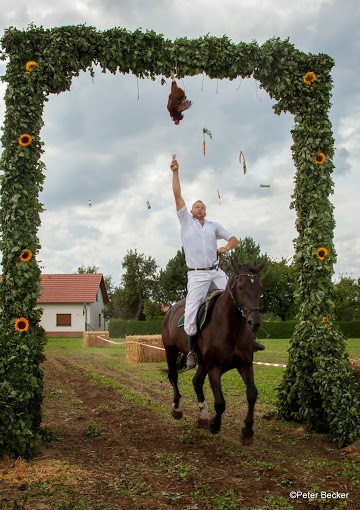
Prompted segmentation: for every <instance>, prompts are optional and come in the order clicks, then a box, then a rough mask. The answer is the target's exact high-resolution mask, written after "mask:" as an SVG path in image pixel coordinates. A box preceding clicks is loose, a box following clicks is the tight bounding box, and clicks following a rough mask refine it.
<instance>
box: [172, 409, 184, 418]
mask: <svg viewBox="0 0 360 510" xmlns="http://www.w3.org/2000/svg"><path fill="white" fill-rule="evenodd" d="M171 416H172V417H173V418H175V420H180V419H181V418H182V416H183V412H182V411H178V410H177V409H175V407H173V408H172V409H171Z"/></svg>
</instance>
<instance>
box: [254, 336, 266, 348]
mask: <svg viewBox="0 0 360 510" xmlns="http://www.w3.org/2000/svg"><path fill="white" fill-rule="evenodd" d="M264 350H265V345H263V344H261V343H260V342H258V341H257V338H256V336H254V352H256V351H264Z"/></svg>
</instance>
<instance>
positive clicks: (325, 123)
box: [279, 66, 360, 446]
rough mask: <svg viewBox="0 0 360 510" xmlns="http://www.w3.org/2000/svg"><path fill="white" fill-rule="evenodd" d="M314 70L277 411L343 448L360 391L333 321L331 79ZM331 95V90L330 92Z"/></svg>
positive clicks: (354, 424)
mask: <svg viewBox="0 0 360 510" xmlns="http://www.w3.org/2000/svg"><path fill="white" fill-rule="evenodd" d="M317 67H318V68H319V76H317V74H315V73H314V72H313V71H312V70H309V71H308V72H307V73H306V74H305V75H304V76H303V87H304V88H305V91H304V94H303V100H302V101H300V103H299V108H298V110H297V115H295V122H296V125H295V127H294V129H293V130H292V135H293V141H294V144H293V146H292V153H293V159H294V162H295V165H296V168H297V173H296V177H295V191H294V195H293V198H294V201H293V203H292V207H294V208H295V210H296V215H297V218H296V228H297V231H298V233H299V236H298V238H297V239H296V240H295V252H296V253H295V269H296V273H297V274H298V290H297V298H298V301H299V303H300V323H299V324H298V326H297V327H296V330H295V333H294V336H293V338H292V341H291V344H290V348H289V361H288V365H287V367H286V369H285V373H284V378H283V381H282V383H281V385H280V387H279V413H280V415H281V416H282V417H283V418H285V419H287V420H294V421H298V422H300V423H305V424H307V426H308V427H309V429H310V430H315V431H318V432H319V431H320V432H326V433H330V435H331V436H332V437H333V439H334V440H335V441H337V442H338V444H339V445H340V446H343V445H344V444H348V443H351V442H353V441H354V440H355V439H356V438H357V437H358V436H359V433H360V419H359V416H360V391H359V385H358V384H357V383H356V380H355V377H354V371H353V369H352V368H351V367H350V365H349V360H348V355H347V353H346V342H345V339H344V337H343V336H342V334H341V333H340V332H339V331H338V330H337V329H336V328H335V327H334V325H333V323H332V319H333V308H334V304H333V302H332V294H333V284H332V281H331V277H332V275H333V263H335V261H336V254H335V249H334V246H333V231H334V227H335V222H334V219H333V206H332V204H331V202H330V201H329V198H328V197H329V195H330V194H332V193H333V181H332V178H331V173H332V171H333V163H332V158H333V155H334V149H333V143H334V140H333V136H332V130H331V123H330V121H329V119H328V109H329V108H330V88H331V77H330V76H328V77H326V74H321V67H319V66H317ZM326 92H328V93H326Z"/></svg>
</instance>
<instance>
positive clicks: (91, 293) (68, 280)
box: [37, 273, 109, 337]
mask: <svg viewBox="0 0 360 510" xmlns="http://www.w3.org/2000/svg"><path fill="white" fill-rule="evenodd" d="M41 286H42V290H41V292H40V296H39V298H38V300H37V304H38V305H39V307H40V308H42V309H43V314H42V318H41V326H42V327H43V328H44V329H45V331H46V332H47V334H48V336H69V337H70V336H73V337H79V336H82V334H83V331H88V330H95V331H99V330H102V331H105V330H107V321H106V319H105V317H104V307H105V305H106V304H107V303H108V302H109V297H108V294H107V291H106V287H105V282H104V277H103V275H102V274H100V273H99V274H96V273H93V274H43V275H41Z"/></svg>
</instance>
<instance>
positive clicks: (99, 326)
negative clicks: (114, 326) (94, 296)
mask: <svg viewBox="0 0 360 510" xmlns="http://www.w3.org/2000/svg"><path fill="white" fill-rule="evenodd" d="M99 327H101V313H99Z"/></svg>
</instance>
